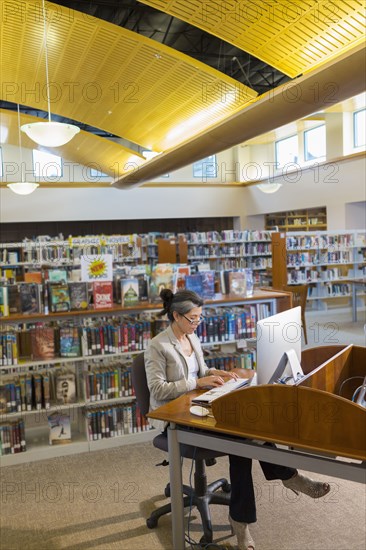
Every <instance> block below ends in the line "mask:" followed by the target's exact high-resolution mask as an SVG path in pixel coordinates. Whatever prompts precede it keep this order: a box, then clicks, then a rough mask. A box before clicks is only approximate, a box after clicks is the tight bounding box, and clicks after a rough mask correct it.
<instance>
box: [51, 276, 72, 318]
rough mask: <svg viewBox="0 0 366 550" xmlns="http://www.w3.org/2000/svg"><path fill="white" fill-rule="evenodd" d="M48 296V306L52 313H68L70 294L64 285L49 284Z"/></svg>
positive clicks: (67, 287)
mask: <svg viewBox="0 0 366 550" xmlns="http://www.w3.org/2000/svg"><path fill="white" fill-rule="evenodd" d="M48 296H49V306H50V309H51V311H52V312H53V313H56V312H61V311H70V305H71V304H70V293H69V286H68V285H67V284H66V283H62V284H58V283H49V284H48Z"/></svg>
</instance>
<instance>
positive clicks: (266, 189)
mask: <svg viewBox="0 0 366 550" xmlns="http://www.w3.org/2000/svg"><path fill="white" fill-rule="evenodd" d="M281 187H282V183H270V182H269V180H268V182H267V183H260V184H259V185H257V188H258V189H259V190H260V191H262V193H276V191H278V190H279V189H280V188H281Z"/></svg>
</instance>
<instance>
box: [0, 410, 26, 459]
mask: <svg viewBox="0 0 366 550" xmlns="http://www.w3.org/2000/svg"><path fill="white" fill-rule="evenodd" d="M26 450H27V445H26V441H25V430H24V420H22V419H19V420H15V421H12V422H5V423H1V424H0V456H4V455H10V454H17V453H23V452H25V451H26Z"/></svg>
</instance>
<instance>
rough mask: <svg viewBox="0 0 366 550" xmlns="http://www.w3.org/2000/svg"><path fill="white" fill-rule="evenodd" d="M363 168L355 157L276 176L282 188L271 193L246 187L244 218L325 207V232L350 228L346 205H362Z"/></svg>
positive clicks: (365, 195)
mask: <svg viewBox="0 0 366 550" xmlns="http://www.w3.org/2000/svg"><path fill="white" fill-rule="evenodd" d="M365 168H366V162H365V157H363V158H360V157H358V158H354V159H349V160H344V161H339V162H336V163H330V164H325V165H321V166H319V168H318V169H303V170H299V171H298V172H297V173H294V174H288V175H287V177H278V178H276V180H275V181H276V183H282V184H283V185H282V187H281V189H279V191H277V192H276V193H273V194H265V193H262V192H261V191H260V190H259V189H257V188H256V187H255V186H253V187H249V188H247V190H246V203H245V209H246V215H247V216H257V215H259V214H265V213H269V212H281V211H286V210H297V209H301V208H312V207H316V206H326V207H327V223H328V229H329V230H333V229H334V230H336V229H343V228H346V227H348V229H353V228H352V227H350V226H349V223H350V220H349V219H348V220H347V223H346V210H347V204H349V203H364V202H365V200H366V186H365ZM361 208H362V206H361ZM244 223H245V221H244ZM355 229H356V228H355Z"/></svg>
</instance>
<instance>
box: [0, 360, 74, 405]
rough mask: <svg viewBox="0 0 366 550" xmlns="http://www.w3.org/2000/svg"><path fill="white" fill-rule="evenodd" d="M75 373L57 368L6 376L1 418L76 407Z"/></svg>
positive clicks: (1, 394) (1, 393)
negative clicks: (56, 406) (57, 406)
mask: <svg viewBox="0 0 366 550" xmlns="http://www.w3.org/2000/svg"><path fill="white" fill-rule="evenodd" d="M77 393H78V392H77V384H76V375H75V371H73V370H71V369H66V368H60V367H59V368H55V369H50V370H44V371H41V372H32V373H31V372H28V373H27V374H21V375H16V374H9V375H6V376H3V377H2V379H1V385H0V414H9V413H14V412H23V411H32V410H41V409H49V408H50V407H51V404H65V403H75V401H76V399H77Z"/></svg>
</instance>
